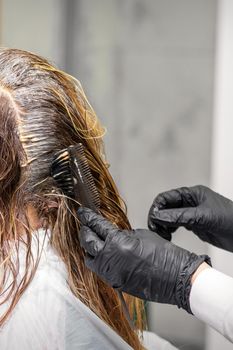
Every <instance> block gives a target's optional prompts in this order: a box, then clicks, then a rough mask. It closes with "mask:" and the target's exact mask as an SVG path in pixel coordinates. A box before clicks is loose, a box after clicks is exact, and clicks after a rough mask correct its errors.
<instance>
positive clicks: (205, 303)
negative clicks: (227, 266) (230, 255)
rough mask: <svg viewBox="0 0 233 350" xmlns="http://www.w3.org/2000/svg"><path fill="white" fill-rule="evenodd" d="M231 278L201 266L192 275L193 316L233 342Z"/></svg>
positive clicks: (232, 289) (232, 292)
mask: <svg viewBox="0 0 233 350" xmlns="http://www.w3.org/2000/svg"><path fill="white" fill-rule="evenodd" d="M232 296H233V278H231V277H229V276H226V275H224V274H223V273H221V272H219V271H217V270H215V269H213V268H210V267H209V266H208V265H207V266H206V265H205V264H202V265H201V266H200V267H199V268H198V269H197V271H196V273H195V274H194V275H193V279H192V289H191V293H190V306H191V310H192V312H193V314H194V315H195V316H196V317H197V318H199V319H200V320H201V321H203V322H205V323H206V324H208V325H210V326H211V327H213V328H214V329H216V330H217V331H218V332H219V333H221V334H222V335H223V336H225V337H226V338H228V339H229V340H230V341H231V342H233V298H232Z"/></svg>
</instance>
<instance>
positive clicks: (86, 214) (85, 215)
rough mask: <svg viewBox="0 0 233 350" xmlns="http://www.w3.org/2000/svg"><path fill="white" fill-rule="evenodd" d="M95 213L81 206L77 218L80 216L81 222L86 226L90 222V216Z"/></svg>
mask: <svg viewBox="0 0 233 350" xmlns="http://www.w3.org/2000/svg"><path fill="white" fill-rule="evenodd" d="M93 213H94V212H93V211H92V210H91V209H89V208H86V207H82V206H80V207H79V208H78V209H77V216H78V218H79V220H80V221H81V222H82V224H84V225H85V224H86V223H87V222H88V221H89V219H90V216H91V215H92V214H93Z"/></svg>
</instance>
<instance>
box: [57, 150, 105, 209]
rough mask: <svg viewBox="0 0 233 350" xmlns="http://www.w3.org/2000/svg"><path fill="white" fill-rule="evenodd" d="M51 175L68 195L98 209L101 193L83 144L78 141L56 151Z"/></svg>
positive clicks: (86, 205) (82, 203)
mask: <svg viewBox="0 0 233 350" xmlns="http://www.w3.org/2000/svg"><path fill="white" fill-rule="evenodd" d="M51 175H52V177H53V178H54V180H55V181H56V182H57V185H58V186H59V187H60V188H61V189H62V191H63V192H64V194H65V195H66V196H68V197H70V198H73V199H75V200H76V201H78V202H79V203H80V205H82V206H84V207H87V208H90V209H92V210H94V211H95V212H96V211H98V209H99V207H100V199H99V194H98V191H97V189H96V186H95V183H94V179H93V176H92V174H91V170H90V167H89V165H88V162H87V158H86V156H85V150H84V146H83V144H81V143H78V144H77V145H75V146H70V147H68V148H65V149H63V150H61V151H59V152H57V153H55V157H54V159H53V162H52V166H51Z"/></svg>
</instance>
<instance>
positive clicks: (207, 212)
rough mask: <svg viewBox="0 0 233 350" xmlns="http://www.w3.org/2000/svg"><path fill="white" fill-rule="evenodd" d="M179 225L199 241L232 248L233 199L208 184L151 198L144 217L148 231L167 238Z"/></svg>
mask: <svg viewBox="0 0 233 350" xmlns="http://www.w3.org/2000/svg"><path fill="white" fill-rule="evenodd" d="M179 226H184V227H185V228H187V229H188V230H192V231H193V232H194V233H195V234H196V235H197V236H198V237H199V238H201V239H202V240H203V241H206V242H209V243H211V244H213V245H215V246H216V247H219V248H223V249H225V250H229V251H233V202H232V201H231V200H229V199H227V198H225V197H223V196H221V195H220V194H218V193H216V192H214V191H212V190H211V189H209V188H208V187H205V186H194V187H181V188H178V189H175V190H171V191H167V192H163V193H161V194H159V195H158V196H157V197H156V198H155V200H154V202H153V204H152V206H151V208H150V211H149V216H148V227H149V228H150V230H152V231H154V232H157V233H158V234H159V235H160V236H162V237H163V238H166V239H168V240H171V234H172V233H173V232H175V231H176V229H177V228H178V227H179Z"/></svg>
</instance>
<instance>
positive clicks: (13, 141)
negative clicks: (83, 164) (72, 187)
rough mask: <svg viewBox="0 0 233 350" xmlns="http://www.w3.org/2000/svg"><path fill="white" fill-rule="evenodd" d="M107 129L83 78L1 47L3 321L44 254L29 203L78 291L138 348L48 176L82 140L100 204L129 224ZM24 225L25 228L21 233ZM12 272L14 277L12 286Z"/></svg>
mask: <svg viewBox="0 0 233 350" xmlns="http://www.w3.org/2000/svg"><path fill="white" fill-rule="evenodd" d="M103 133H104V129H103V128H102V126H101V125H100V123H99V121H98V119H97V117H96V115H95V113H94V111H93V109H92V108H91V106H90V104H89V103H88V101H87V99H86V97H85V94H84V92H83V90H82V88H81V85H80V83H79V82H78V81H77V80H75V79H74V78H73V77H71V76H69V75H68V74H66V73H64V72H62V71H60V70H58V69H57V68H55V67H54V66H52V65H51V64H50V63H49V62H48V61H46V60H45V59H43V58H41V57H39V56H37V55H35V54H32V53H29V52H26V51H22V50H16V49H0V259H1V260H0V261H1V271H2V279H1V284H0V295H1V296H4V298H3V302H4V303H5V302H7V303H8V304H7V305H8V307H7V310H6V312H4V314H3V315H0V326H2V325H3V324H4V322H5V321H6V320H7V318H8V317H9V316H10V314H11V312H12V310H13V309H14V307H15V305H16V304H17V302H18V301H19V299H20V297H21V295H22V294H23V293H24V291H25V290H26V288H27V286H28V284H29V283H30V281H31V280H32V278H33V275H34V274H35V272H36V267H37V264H38V260H39V256H38V259H36V260H35V257H34V256H33V254H32V227H31V226H30V220H29V218H28V212H27V208H28V206H29V205H30V206H32V207H34V208H35V209H36V211H37V214H38V216H39V218H40V220H41V222H42V226H43V227H44V228H45V229H46V230H47V229H51V231H52V236H51V245H52V247H53V248H54V249H55V250H56V252H57V254H58V255H59V256H60V257H61V259H62V260H63V262H64V263H65V265H66V269H67V272H68V284H69V287H70V289H71V291H72V292H73V294H74V295H75V296H76V297H77V298H79V299H80V300H81V301H82V302H83V303H84V304H86V305H87V306H88V307H89V308H90V309H91V310H93V311H94V312H95V313H96V314H97V315H98V316H99V317H100V318H101V319H102V320H104V321H105V322H106V323H107V324H109V325H110V326H111V327H112V328H113V329H114V330H115V331H116V332H117V333H118V334H119V335H120V336H121V337H122V338H123V339H124V340H125V341H126V342H127V343H128V344H129V345H131V346H132V347H133V349H142V348H143V347H142V345H141V343H140V341H139V337H138V332H137V331H135V330H133V329H132V328H131V326H130V324H129V323H128V321H127V320H126V318H125V316H124V313H123V310H122V307H121V304H120V302H119V299H118V296H117V294H116V292H115V291H114V290H113V289H112V288H111V287H109V286H107V285H106V284H105V283H104V282H103V281H102V280H100V279H99V278H98V277H97V276H95V275H94V274H93V273H92V272H91V271H89V270H88V269H87V268H86V266H85V264H84V253H83V250H82V249H81V247H80V244H79V240H78V233H77V231H78V230H79V222H78V219H77V218H76V217H75V213H74V209H73V208H72V206H71V204H70V201H69V200H68V199H67V198H66V197H65V196H64V195H63V194H62V193H61V191H60V190H59V189H58V188H57V187H56V184H55V183H54V181H53V179H52V178H51V176H50V164H51V161H52V158H53V156H54V153H55V152H56V151H59V150H61V149H63V148H66V147H68V146H70V145H73V144H76V143H79V142H82V143H83V144H84V146H85V148H86V150H87V152H86V155H87V159H88V162H89V166H90V168H91V171H92V174H93V176H94V180H95V183H96V187H97V190H98V192H99V195H100V202H101V206H100V212H101V213H102V215H103V216H105V217H106V218H107V219H109V220H111V221H112V222H113V223H114V224H116V225H117V226H118V227H119V228H122V229H128V228H130V224H129V222H128V220H127V217H126V211H125V206H124V204H123V201H122V200H121V198H120V196H119V194H118V191H117V188H116V186H115V184H114V181H113V179H112V177H111V175H110V173H109V171H108V167H107V164H106V162H105V160H104V157H103V144H102V136H103ZM19 225H20V227H23V228H24V230H23V231H24V235H22V236H21V235H20V234H19V232H18V227H19ZM19 242H21V243H22V242H23V244H24V245H25V247H26V258H25V266H26V268H25V271H24V274H23V276H21V277H20V278H19V268H20V262H19V259H15V258H14V259H12V244H14V247H15V248H16V252H17V253H18V251H19V249H18V248H19ZM16 256H17V254H16ZM9 272H10V273H11V275H12V276H13V282H12V283H11V285H10V286H8V287H7V290H6V280H7V276H8V274H9ZM127 303H128V306H129V308H130V311H131V314H132V316H133V317H134V319H135V320H136V330H140V329H142V324H143V307H142V303H141V301H139V300H138V299H135V298H133V297H132V298H131V297H129V296H127Z"/></svg>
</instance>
